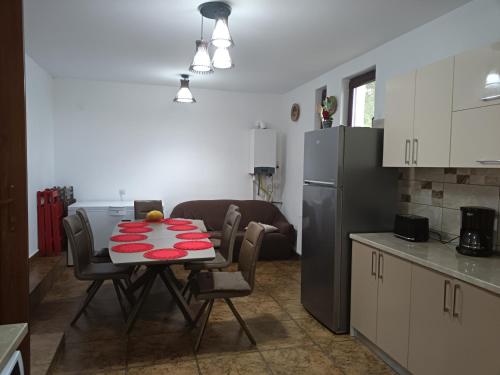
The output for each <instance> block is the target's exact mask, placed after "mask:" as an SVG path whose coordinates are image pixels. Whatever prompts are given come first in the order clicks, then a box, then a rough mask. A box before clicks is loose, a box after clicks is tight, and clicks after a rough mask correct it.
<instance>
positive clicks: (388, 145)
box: [383, 71, 416, 167]
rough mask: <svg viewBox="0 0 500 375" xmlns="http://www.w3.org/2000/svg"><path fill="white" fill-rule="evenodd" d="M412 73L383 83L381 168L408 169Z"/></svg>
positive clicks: (411, 126)
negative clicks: (384, 90) (382, 153)
mask: <svg viewBox="0 0 500 375" xmlns="http://www.w3.org/2000/svg"><path fill="white" fill-rule="evenodd" d="M415 73H416V71H411V72H410V73H407V74H404V75H400V76H398V77H395V78H393V79H391V80H389V81H388V82H387V85H386V97H385V119H384V162H383V164H384V167H405V166H406V167H409V166H410V158H411V140H412V138H413V112H414V108H415Z"/></svg>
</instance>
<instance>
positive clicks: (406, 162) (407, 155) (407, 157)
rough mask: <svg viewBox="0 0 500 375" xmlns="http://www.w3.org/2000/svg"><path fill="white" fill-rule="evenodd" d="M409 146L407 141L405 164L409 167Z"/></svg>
mask: <svg viewBox="0 0 500 375" xmlns="http://www.w3.org/2000/svg"><path fill="white" fill-rule="evenodd" d="M410 145H411V141H410V140H409V139H407V140H406V141H405V164H407V165H410Z"/></svg>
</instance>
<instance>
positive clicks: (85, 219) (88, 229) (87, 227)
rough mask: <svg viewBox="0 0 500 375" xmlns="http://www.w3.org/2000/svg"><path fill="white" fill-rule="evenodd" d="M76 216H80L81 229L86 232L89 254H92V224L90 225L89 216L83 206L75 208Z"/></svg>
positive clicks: (93, 247) (93, 249)
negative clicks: (88, 241)
mask: <svg viewBox="0 0 500 375" xmlns="http://www.w3.org/2000/svg"><path fill="white" fill-rule="evenodd" d="M76 214H77V216H78V217H79V218H80V220H81V221H82V224H83V229H84V230H85V231H86V232H87V235H88V236H89V240H90V254H91V255H94V253H95V246H94V232H93V231H92V226H91V225H90V220H89V216H88V215H87V211H85V209H83V208H78V209H77V210H76Z"/></svg>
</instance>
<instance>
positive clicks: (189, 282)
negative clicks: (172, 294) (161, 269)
mask: <svg viewBox="0 0 500 375" xmlns="http://www.w3.org/2000/svg"><path fill="white" fill-rule="evenodd" d="M195 275H196V274H195V271H193V270H191V272H189V275H188V277H187V282H186V285H184V287H183V288H182V290H181V294H182V295H183V296H185V295H186V292H187V291H188V290H189V287H190V286H191V283H192V282H193V278H194V276H195Z"/></svg>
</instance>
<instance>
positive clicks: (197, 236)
mask: <svg viewBox="0 0 500 375" xmlns="http://www.w3.org/2000/svg"><path fill="white" fill-rule="evenodd" d="M175 238H178V239H180V240H202V239H204V238H210V234H208V233H179V234H176V235H175Z"/></svg>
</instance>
